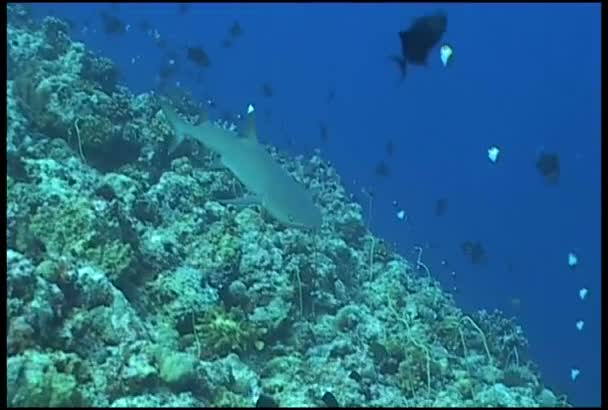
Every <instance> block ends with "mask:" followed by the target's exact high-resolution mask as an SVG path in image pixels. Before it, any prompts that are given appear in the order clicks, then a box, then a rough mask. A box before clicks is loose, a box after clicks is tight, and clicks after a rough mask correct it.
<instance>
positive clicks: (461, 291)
mask: <svg viewBox="0 0 608 410" xmlns="http://www.w3.org/2000/svg"><path fill="white" fill-rule="evenodd" d="M32 8H33V11H34V13H35V15H36V16H37V17H40V18H42V17H44V16H47V15H55V16H58V17H61V18H67V19H69V20H71V22H72V23H73V28H72V33H70V35H71V37H72V38H74V39H76V40H78V41H82V42H84V43H85V44H86V45H87V47H89V48H91V49H92V50H94V51H96V52H98V53H99V54H100V55H103V56H106V57H108V58H110V59H111V60H113V61H114V62H116V63H117V64H118V66H119V68H120V72H121V83H123V84H125V85H126V86H128V87H129V88H130V89H131V90H132V92H133V93H140V92H147V91H150V90H151V89H157V88H158V87H159V85H160V82H159V70H160V69H161V67H163V66H166V65H167V64H168V60H170V59H173V60H174V64H171V66H173V67H174V69H175V72H174V73H173V74H172V75H171V76H170V77H169V78H168V79H167V80H166V82H165V86H166V85H171V86H175V85H176V83H179V88H181V89H184V90H188V91H189V92H191V93H192V95H193V96H195V97H196V98H197V99H200V100H201V101H204V100H207V99H211V100H213V102H214V103H215V104H216V106H217V107H218V109H221V110H228V111H231V112H244V111H245V109H246V107H247V104H249V103H254V104H256V106H257V107H258V110H259V112H260V113H264V115H260V116H259V121H258V127H259V134H260V135H262V136H263V138H264V140H265V142H268V143H270V144H273V145H276V146H278V147H280V148H281V149H284V150H287V151H289V152H290V153H292V154H294V155H297V154H304V155H308V154H311V153H312V152H313V149H315V148H319V149H320V150H321V155H322V156H323V157H324V158H325V159H328V160H330V161H331V163H332V164H333V165H335V167H336V168H337V170H338V172H339V173H340V174H341V176H342V181H343V183H344V184H346V185H347V186H348V187H349V189H350V191H351V192H352V193H353V194H354V195H356V196H358V197H359V198H360V202H361V204H362V205H363V206H364V207H365V208H366V209H367V208H368V206H369V203H368V200H367V198H366V197H365V196H364V195H362V194H361V190H362V189H366V190H367V191H373V192H374V200H373V207H372V209H371V220H370V221H369V223H370V227H371V230H372V231H373V232H374V233H375V234H376V235H378V236H379V237H382V238H385V239H387V240H388V241H390V242H392V243H395V245H396V247H397V249H398V251H399V252H400V253H401V254H403V255H404V256H406V257H408V259H411V260H415V256H416V254H415V252H414V247H415V246H422V247H423V249H424V253H423V260H424V261H425V263H426V264H427V265H428V266H429V268H430V269H431V272H432V275H433V276H434V277H436V278H438V279H439V280H440V281H441V283H442V284H443V285H444V287H445V288H446V289H451V290H452V291H453V292H454V294H455V298H456V301H457V303H458V305H459V306H461V307H463V308H464V309H465V311H469V312H470V311H475V310H478V309H487V310H490V311H491V310H493V309H494V308H497V309H500V310H502V311H504V312H505V313H506V314H507V316H515V317H517V320H518V321H519V323H521V324H522V326H523V328H524V331H525V332H526V334H527V336H528V337H529V341H530V351H529V353H530V358H532V359H533V360H534V361H535V362H537V363H538V364H539V366H540V369H541V372H542V374H543V379H544V381H545V382H546V383H547V384H548V385H549V386H552V387H555V388H556V389H557V390H558V391H563V392H566V393H567V394H568V398H569V400H570V401H572V402H573V403H574V404H575V405H581V406H598V405H599V404H600V396H601V388H600V386H601V382H602V380H601V372H600V368H601V335H600V333H601V328H600V326H601V316H600V315H601V313H600V312H601V309H600V303H601V297H602V295H601V283H600V280H601V279H600V277H601V276H600V272H601V266H600V265H601V252H600V224H601V211H600V209H601V199H600V186H601V185H600V175H601V171H600V166H601V154H600V152H601V137H600V135H601V134H600V124H601V120H600V107H601V105H600V90H601V80H600V78H601V77H600V71H601V52H600V47H601V40H600V38H601V37H600V29H601V22H600V18H601V16H600V14H601V5H600V4H599V3H598V4H479V5H473V4H471V5H466V4H388V3H385V4H347V3H345V4H272V5H271V4H258V5H256V4H247V5H244V4H237V3H234V4H221V5H220V4H193V5H189V6H184V5H179V4H137V5H135V4H131V5H129V4H80V5H79V4H35V5H32ZM435 9H443V10H445V11H446V12H447V14H448V30H447V33H446V35H445V36H444V40H445V42H447V43H449V44H450V45H451V46H452V47H453V50H454V58H453V62H452V64H450V65H449V66H448V67H443V66H442V64H441V62H440V59H439V51H438V50H435V51H434V52H433V57H432V59H431V61H430V64H429V67H427V68H421V67H412V66H409V67H408V74H407V77H406V78H405V80H404V81H403V82H400V81H399V74H398V70H397V68H396V66H395V65H394V64H393V63H391V62H390V61H389V60H388V58H387V57H388V56H389V55H391V54H396V53H398V52H399V50H400V44H399V39H398V36H397V33H398V32H399V31H400V30H402V29H405V28H406V27H407V26H408V25H409V24H410V22H411V21H412V20H413V19H414V18H415V17H418V16H419V15H423V14H426V13H430V12H433V11H434V10H435ZM102 11H103V12H105V13H108V15H111V16H114V17H116V18H117V19H119V20H120V21H121V22H122V23H124V25H125V28H126V30H125V32H124V33H122V34H112V33H107V32H106V31H105V30H104V25H103V19H101V18H100V12H102ZM234 21H238V22H239V24H240V26H241V27H242V35H241V36H240V37H238V38H237V39H235V40H234V42H233V43H232V44H231V46H230V47H228V48H227V47H224V46H223V45H222V43H223V41H224V40H225V39H226V38H227V33H228V30H229V28H230V27H231V25H232V24H233V22H234ZM142 22H147V24H148V26H147V28H144V29H142V27H141V24H142ZM127 25H128V27H127ZM161 39H162V41H163V42H164V43H165V45H166V46H165V47H164V48H159V47H158V41H159V40H161ZM187 46H190V47H194V46H200V47H202V48H203V49H204V50H205V51H206V53H207V54H208V56H209V58H210V61H211V64H210V65H209V67H207V68H200V67H198V66H196V65H194V64H192V63H191V62H189V61H187V59H186V58H185V51H184V50H185V47H187ZM263 84H268V85H270V86H271V88H272V90H273V95H272V96H270V97H269V96H265V95H264V94H263V93H262V91H261V90H262V87H263ZM330 94H331V95H332V96H333V98H328V97H329V95H330ZM320 124H323V125H324V127H325V128H326V138H321V135H320ZM389 141H390V143H391V144H392V146H393V148H394V153H393V154H392V155H391V156H388V154H387V150H386V146H387V144H388V143H389ZM494 145H495V146H498V147H499V148H500V150H501V153H500V158H499V160H498V161H497V162H496V163H492V162H490V161H489V159H488V157H487V149H488V148H489V147H490V146H494ZM545 151H546V152H551V153H556V154H558V155H559V158H560V163H561V176H560V179H559V182H558V183H557V184H554V185H551V184H547V183H546V182H545V180H544V179H543V178H542V176H541V175H540V174H539V173H538V172H537V170H536V167H535V162H536V160H537V158H538V155H539V153H540V152H545ZM380 161H385V163H386V164H387V165H388V167H389V168H390V170H391V174H390V175H389V176H385V177H382V176H378V175H377V174H376V173H375V172H374V169H375V167H376V165H377V164H378V163H379V162H380ZM440 198H445V199H447V204H448V206H447V209H446V212H445V214H444V215H441V216H436V215H435V212H434V211H435V206H436V201H437V200H438V199H440ZM401 210H403V211H404V212H405V215H406V217H405V218H403V219H400V218H398V217H397V213H398V212H399V211H401ZM466 240H472V241H480V242H481V243H482V244H483V246H484V248H485V250H486V252H487V263H486V264H483V265H474V264H472V263H471V262H470V260H467V259H466V257H465V256H464V255H463V252H462V250H461V245H462V243H463V242H464V241H466ZM570 252H573V253H575V254H576V255H577V256H578V259H579V264H578V266H577V267H576V269H570V268H569V267H568V263H567V262H568V254H569V253H570ZM583 287H584V288H587V289H588V290H589V293H588V296H587V297H586V298H585V300H581V299H580V298H579V289H581V288H583ZM577 320H584V321H585V327H584V330H583V331H578V330H577V329H576V326H575V323H576V321H577ZM572 368H577V369H580V372H581V373H580V375H579V377H578V378H577V379H576V380H575V381H573V380H571V377H570V372H571V369H572Z"/></svg>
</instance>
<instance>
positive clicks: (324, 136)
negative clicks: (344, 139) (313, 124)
mask: <svg viewBox="0 0 608 410" xmlns="http://www.w3.org/2000/svg"><path fill="white" fill-rule="evenodd" d="M319 136H320V138H321V141H323V142H327V141H328V140H329V131H328V130H327V125H325V123H324V122H321V123H320V124H319Z"/></svg>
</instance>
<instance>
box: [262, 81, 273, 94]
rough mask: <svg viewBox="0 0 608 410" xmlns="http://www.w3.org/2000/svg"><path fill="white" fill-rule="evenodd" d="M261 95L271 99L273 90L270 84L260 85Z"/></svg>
mask: <svg viewBox="0 0 608 410" xmlns="http://www.w3.org/2000/svg"><path fill="white" fill-rule="evenodd" d="M262 95H264V97H272V96H273V95H274V89H273V88H272V84H270V83H264V84H262Z"/></svg>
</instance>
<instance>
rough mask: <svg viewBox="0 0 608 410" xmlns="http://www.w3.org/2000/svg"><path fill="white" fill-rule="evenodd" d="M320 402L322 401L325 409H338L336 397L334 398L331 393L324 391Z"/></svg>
mask: <svg viewBox="0 0 608 410" xmlns="http://www.w3.org/2000/svg"><path fill="white" fill-rule="evenodd" d="M321 400H323V403H325V406H327V407H333V408H336V407H340V404H338V400H337V399H336V396H334V395H333V393H332V392H329V391H326V392H325V394H324V395H323V397H322V398H321Z"/></svg>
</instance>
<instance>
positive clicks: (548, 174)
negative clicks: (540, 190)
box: [536, 153, 560, 184]
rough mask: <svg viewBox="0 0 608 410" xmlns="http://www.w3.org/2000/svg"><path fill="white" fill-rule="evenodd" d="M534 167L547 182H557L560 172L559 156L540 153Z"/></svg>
mask: <svg viewBox="0 0 608 410" xmlns="http://www.w3.org/2000/svg"><path fill="white" fill-rule="evenodd" d="M536 169H537V170H538V172H539V173H540V174H541V175H542V176H543V177H545V181H547V182H548V183H549V184H557V182H558V181H559V174H560V166H559V156H558V155H557V154H547V153H541V154H540V156H539V157H538V159H537V160H536Z"/></svg>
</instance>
